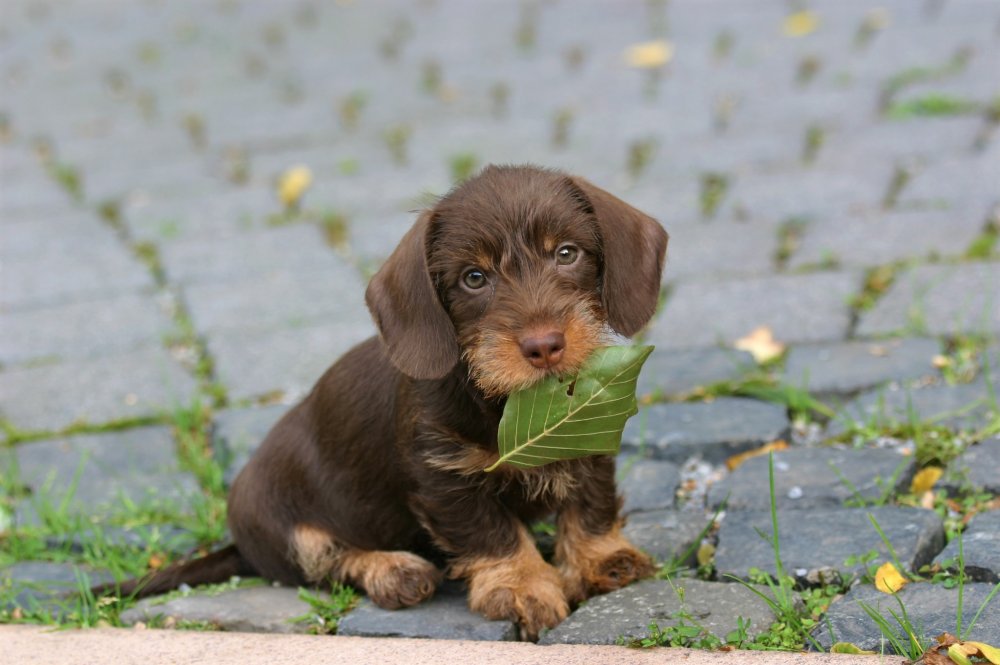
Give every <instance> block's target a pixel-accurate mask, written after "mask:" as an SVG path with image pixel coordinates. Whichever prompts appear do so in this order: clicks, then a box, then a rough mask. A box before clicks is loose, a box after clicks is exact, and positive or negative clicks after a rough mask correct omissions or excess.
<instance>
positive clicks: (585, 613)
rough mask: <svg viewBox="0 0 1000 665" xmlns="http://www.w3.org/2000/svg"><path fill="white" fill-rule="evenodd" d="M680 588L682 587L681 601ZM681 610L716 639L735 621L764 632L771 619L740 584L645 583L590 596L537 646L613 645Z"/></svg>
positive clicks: (672, 620) (670, 620)
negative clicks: (740, 618)
mask: <svg viewBox="0 0 1000 665" xmlns="http://www.w3.org/2000/svg"><path fill="white" fill-rule="evenodd" d="M679 589H684V596H683V601H682V600H681V597H680V591H679ZM682 612H687V613H689V614H690V615H691V616H694V617H697V619H698V622H699V623H700V624H701V625H702V626H704V627H705V628H706V629H708V630H709V631H710V632H711V633H712V634H714V635H716V636H720V637H725V635H726V634H727V633H729V632H730V631H732V630H735V629H736V626H737V619H738V618H739V617H742V618H743V620H744V621H747V620H749V622H750V626H751V630H752V631H753V630H760V631H764V630H767V627H768V626H770V625H771V623H772V622H773V621H774V615H773V614H772V613H771V610H770V608H769V607H768V605H767V604H766V603H765V602H764V601H763V600H761V599H760V598H758V597H757V596H756V595H754V594H753V593H752V592H751V591H750V590H748V589H746V588H744V587H743V586H741V585H739V584H724V583H719V582H703V581H701V580H691V579H683V580H682V579H677V580H674V581H673V582H667V581H666V580H644V581H642V582H638V583H636V584H633V585H632V586H629V587H626V588H624V589H620V590H618V591H614V592H612V593H609V594H607V595H604V596H597V597H595V598H591V599H590V600H589V601H587V603H586V604H585V605H583V606H582V607H581V608H580V609H578V610H577V611H576V612H574V613H573V614H571V615H570V616H569V618H568V619H566V620H565V621H563V622H562V623H561V624H559V625H558V626H556V627H555V628H554V629H552V630H551V631H549V632H548V633H546V634H545V635H543V636H542V637H541V639H539V640H538V643H539V644H615V643H616V642H617V641H618V639H619V638H625V639H626V640H628V639H630V638H641V637H645V636H647V635H649V624H650V623H653V622H655V623H656V624H657V625H659V626H660V627H661V628H663V627H666V626H669V625H676V624H677V623H679V621H678V618H679V615H680V613H682ZM687 623H689V624H690V621H688V622H687Z"/></svg>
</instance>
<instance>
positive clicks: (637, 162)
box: [625, 138, 659, 180]
mask: <svg viewBox="0 0 1000 665" xmlns="http://www.w3.org/2000/svg"><path fill="white" fill-rule="evenodd" d="M658 146H659V143H658V142H657V140H656V139H655V138H644V139H637V140H635V141H632V142H631V143H630V144H629V146H628V157H627V159H626V163H625V168H626V169H627V170H628V174H629V176H630V177H631V178H632V179H633V180H637V179H638V178H639V177H640V176H641V175H642V174H643V172H644V171H645V170H646V167H647V166H649V163H650V162H651V161H653V156H654V155H655V154H656V149H657V147H658Z"/></svg>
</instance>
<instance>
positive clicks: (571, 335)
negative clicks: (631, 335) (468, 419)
mask: <svg viewBox="0 0 1000 665" xmlns="http://www.w3.org/2000/svg"><path fill="white" fill-rule="evenodd" d="M535 327H544V326H539V325H538V324H537V323H536V324H535V325H533V326H532V328H535ZM552 327H554V328H557V329H560V330H561V331H562V333H563V336H564V338H565V339H566V348H565V351H564V352H563V356H562V359H561V360H560V361H559V364H558V366H556V367H555V368H553V369H552V370H546V369H539V368H537V367H535V366H533V365H532V364H531V363H529V362H528V360H527V359H526V358H525V357H524V354H522V353H521V345H520V340H519V335H518V334H515V333H513V332H495V331H484V332H482V333H480V335H479V336H478V338H477V339H476V340H475V341H474V342H473V343H472V344H471V345H470V346H469V347H468V348H466V350H465V351H464V353H463V355H464V357H465V360H466V362H468V363H469V368H470V369H471V370H472V378H473V380H474V381H475V382H476V385H477V386H478V387H479V389H480V390H482V391H483V392H484V393H485V394H486V395H487V396H492V397H496V396H499V395H509V394H510V393H512V392H515V391H517V390H522V389H524V388H527V387H528V386H530V385H531V384H533V383H536V382H538V381H540V380H541V379H543V378H545V377H546V376H548V375H549V374H551V373H553V371H554V372H558V373H560V374H572V373H574V372H576V371H577V370H578V369H579V368H580V365H582V364H583V362H584V361H585V360H586V359H587V357H588V356H589V355H590V354H591V353H592V352H593V351H594V349H596V348H597V347H599V346H601V345H602V344H605V343H606V342H607V330H606V328H605V326H604V324H603V323H601V322H600V321H598V320H597V319H596V318H595V317H594V315H593V313H592V312H591V310H590V305H589V304H588V303H586V302H582V301H581V302H579V303H577V304H576V306H575V308H574V311H573V314H572V316H570V317H568V318H567V320H566V321H565V322H563V324H562V325H555V324H553V326H552Z"/></svg>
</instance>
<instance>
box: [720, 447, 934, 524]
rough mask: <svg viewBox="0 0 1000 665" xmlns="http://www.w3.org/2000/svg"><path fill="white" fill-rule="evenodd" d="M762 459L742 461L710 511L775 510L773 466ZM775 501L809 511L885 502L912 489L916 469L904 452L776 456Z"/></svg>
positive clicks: (818, 451)
mask: <svg viewBox="0 0 1000 665" xmlns="http://www.w3.org/2000/svg"><path fill="white" fill-rule="evenodd" d="M770 459H771V458H770V457H768V456H766V455H761V456H757V457H753V458H751V459H748V460H747V461H745V462H743V464H741V465H740V466H739V467H738V468H737V469H736V470H735V471H733V472H732V473H731V474H730V475H729V476H727V477H726V478H725V479H724V480H723V481H722V482H721V483H717V484H715V485H713V486H712V489H711V490H710V491H709V494H708V503H709V507H711V508H716V507H718V506H720V505H721V504H722V503H723V502H725V504H726V507H727V509H728V510H746V509H754V510H764V509H766V508H767V507H768V506H770V505H771V496H770V486H769V481H768V476H769V474H768V465H769V463H770ZM773 460H774V501H775V505H777V506H778V507H779V508H785V509H800V510H810V509H813V508H830V507H834V506H840V505H844V504H847V505H850V504H851V503H854V504H858V503H861V504H864V503H866V502H871V501H879V500H883V501H884V500H885V499H886V498H888V497H889V496H892V495H894V494H896V493H897V492H898V491H901V490H905V489H906V488H908V487H909V485H910V481H911V480H912V479H913V473H914V470H915V468H916V464H915V463H914V461H913V456H912V455H902V454H900V451H899V450H892V449H881V450H880V449H862V450H854V449H849V448H799V449H792V450H783V451H779V452H776V453H774V454H773Z"/></svg>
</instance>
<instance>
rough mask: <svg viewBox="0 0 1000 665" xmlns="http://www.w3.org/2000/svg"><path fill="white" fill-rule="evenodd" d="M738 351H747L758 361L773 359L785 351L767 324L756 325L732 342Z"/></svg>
mask: <svg viewBox="0 0 1000 665" xmlns="http://www.w3.org/2000/svg"><path fill="white" fill-rule="evenodd" d="M733 347H734V348H736V349H739V350H740V351H747V352H749V353H750V355H752V356H753V359H754V360H755V361H757V362H758V363H766V362H767V361H769V360H774V359H775V358H777V357H778V356H780V355H781V354H782V353H784V352H785V345H784V344H782V343H781V342H779V341H777V340H776V339H774V333H773V332H771V328H770V327H768V326H758V327H757V328H754V329H753V331H752V332H751V333H750V334H749V335H747V336H746V337H741V338H740V339H738V340H736V341H735V342H734V343H733Z"/></svg>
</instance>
